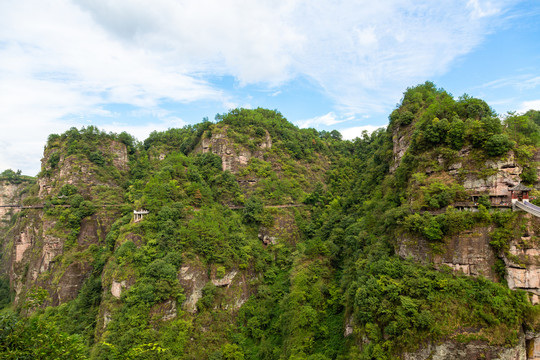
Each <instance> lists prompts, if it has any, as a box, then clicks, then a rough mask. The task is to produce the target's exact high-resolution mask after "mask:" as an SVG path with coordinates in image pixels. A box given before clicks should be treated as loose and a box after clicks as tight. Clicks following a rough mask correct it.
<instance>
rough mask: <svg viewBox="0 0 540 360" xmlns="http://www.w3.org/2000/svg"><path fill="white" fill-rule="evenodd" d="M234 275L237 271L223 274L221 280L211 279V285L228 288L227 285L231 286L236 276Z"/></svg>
mask: <svg viewBox="0 0 540 360" xmlns="http://www.w3.org/2000/svg"><path fill="white" fill-rule="evenodd" d="M236 274H238V271H237V270H233V271H231V272H230V273H228V274H225V276H223V277H222V278H221V279H216V278H213V279H212V284H214V285H215V286H227V287H228V286H229V285H231V283H232V281H233V279H234V277H235V276H236Z"/></svg>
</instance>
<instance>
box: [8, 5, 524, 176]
mask: <svg viewBox="0 0 540 360" xmlns="http://www.w3.org/2000/svg"><path fill="white" fill-rule="evenodd" d="M512 3H513V2H509V1H502V0H497V1H494V0H476V1H472V0H471V1H467V0H460V1H452V2H433V1H431V0H420V1H418V0H388V1H384V2H371V1H367V0H366V1H352V0H337V1H336V0H321V1H316V2H314V1H308V0H293V1H290V0H283V1H274V0H261V1H247V0H201V1H177V0H152V1H150V0H138V1H128V0H117V1H108V0H51V1H47V2H43V1H39V0H18V1H14V0H6V1H2V2H0V24H2V26H0V104H2V105H1V106H0V121H2V123H6V122H14V123H20V124H24V127H23V126H21V127H20V128H19V127H17V126H14V127H6V128H3V129H2V132H1V134H0V153H1V154H2V155H0V167H6V166H10V167H13V166H19V165H16V164H14V161H13V160H9V159H11V158H12V157H13V154H14V153H15V151H18V150H16V149H18V145H13V139H16V138H18V137H20V134H24V131H22V130H23V128H32V129H39V131H37V130H36V132H35V133H34V132H29V133H26V134H25V136H26V137H25V139H27V140H28V141H30V142H31V143H32V144H37V143H40V144H42V142H43V138H44V137H45V136H46V134H48V133H50V132H53V131H58V129H61V128H66V127H67V126H71V125H73V124H75V125H77V124H81V122H80V121H79V120H74V119H79V118H80V117H81V116H82V117H84V118H88V117H93V116H94V117H95V116H101V117H103V116H111V118H114V117H115V116H114V114H111V113H110V110H109V109H110V105H111V104H124V105H129V106H130V107H134V108H140V109H150V110H156V111H158V110H162V109H164V108H165V107H166V104H167V103H169V104H170V103H182V104H189V103H194V102H205V101H206V102H212V103H213V104H221V106H222V107H223V108H224V109H227V108H228V107H230V105H231V104H241V103H245V102H246V100H245V99H237V98H234V96H233V95H232V93H233V92H230V91H229V89H227V88H217V87H216V86H217V85H212V82H211V81H210V79H211V78H213V77H216V76H218V77H219V76H232V77H233V78H234V79H235V80H236V81H237V83H238V84H239V85H240V86H244V85H247V84H249V85H257V86H260V87H261V88H264V89H268V90H269V91H271V92H273V93H276V94H278V93H279V91H280V86H281V85H283V84H286V83H287V82H290V81H294V79H296V78H308V79H309V80H310V81H311V82H313V83H315V84H317V86H318V88H320V89H323V91H324V92H325V93H326V95H327V96H329V97H330V98H331V99H333V100H334V102H335V104H336V108H335V109H334V110H335V111H334V113H338V112H339V113H353V114H365V113H371V114H372V113H376V114H381V113H384V112H385V111H387V109H388V107H389V106H392V105H393V104H395V103H396V102H397V101H398V99H399V98H400V96H401V92H402V91H403V89H404V88H405V87H407V86H410V85H411V84H415V83H418V82H422V81H424V80H425V79H426V78H429V77H432V76H435V75H437V74H441V73H444V72H445V71H447V70H448V68H449V66H450V65H451V64H452V63H453V61H455V60H456V59H457V58H459V57H460V56H463V55H465V54H467V53H468V52H470V51H471V50H472V49H474V48H475V46H477V45H478V44H479V43H480V42H481V41H482V40H483V39H484V37H485V36H486V35H487V34H488V33H489V32H490V31H491V26H492V24H493V23H494V20H495V19H497V20H499V19H500V16H501V14H504V11H505V9H506V7H508V6H511V4H512ZM531 86H532V85H531ZM249 102H251V100H249ZM255 106H256V104H255ZM220 110H222V109H216V112H217V111H220ZM124 115H126V116H127V115H128V114H124ZM341 118H342V115H339V116H338V115H335V114H334V115H332V114H327V115H325V116H324V117H321V118H320V119H318V120H317V119H312V120H311V121H312V122H314V124H315V122H316V121H319V123H320V124H325V123H326V124H330V125H332V124H337V123H336V122H335V121H338V122H339V121H341ZM336 119H337V120H336ZM152 121H154V122H156V123H159V122H160V121H162V119H160V118H153V120H152ZM306 121H307V120H306ZM332 122H334V123H332ZM20 131H22V132H20ZM21 142H22V141H21ZM32 149H33V150H32V155H31V157H34V156H36V155H35V153H37V152H40V151H41V146H39V148H36V147H35V145H32ZM29 157H30V155H29ZM37 157H39V155H37ZM34 161H35V160H34ZM17 164H19V162H17ZM25 166H26V165H25ZM27 169H30V167H28V168H25V170H27Z"/></svg>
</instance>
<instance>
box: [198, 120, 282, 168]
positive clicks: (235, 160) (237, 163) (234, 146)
mask: <svg viewBox="0 0 540 360" xmlns="http://www.w3.org/2000/svg"><path fill="white" fill-rule="evenodd" d="M228 131H229V127H228V126H214V127H213V128H212V131H211V133H210V132H205V133H204V134H203V138H202V139H201V142H200V143H199V145H198V146H197V147H196V148H195V150H194V151H195V153H197V152H201V153H203V154H204V153H207V152H211V153H214V154H216V155H219V157H221V161H222V166H223V171H227V170H228V171H230V172H232V173H233V174H236V173H238V171H239V170H240V169H241V168H245V167H246V166H247V165H248V163H249V160H250V159H251V158H257V159H260V160H263V155H264V154H265V153H266V150H270V148H272V139H271V137H270V134H269V133H268V131H266V130H265V133H264V138H263V139H261V140H260V141H257V142H253V140H254V139H249V140H250V141H251V142H252V146H251V148H250V147H249V146H242V145H240V144H238V143H236V142H234V141H233V140H232V139H231V138H230V137H229V136H228Z"/></svg>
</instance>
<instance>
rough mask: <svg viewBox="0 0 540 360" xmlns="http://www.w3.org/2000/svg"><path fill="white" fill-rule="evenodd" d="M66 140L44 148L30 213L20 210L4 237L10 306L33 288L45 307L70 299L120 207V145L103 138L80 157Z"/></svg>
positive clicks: (122, 153) (124, 167) (122, 155)
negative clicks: (39, 289)
mask: <svg viewBox="0 0 540 360" xmlns="http://www.w3.org/2000/svg"><path fill="white" fill-rule="evenodd" d="M69 140H70V139H69V138H68V139H57V140H55V141H54V142H52V143H50V144H49V146H48V147H47V148H46V149H45V152H44V157H43V160H42V172H41V175H40V176H39V178H38V181H37V184H38V186H36V187H35V188H34V189H33V190H32V191H31V192H30V193H28V194H27V197H26V199H25V200H24V201H25V204H26V205H29V206H33V207H34V208H29V209H23V210H22V211H21V213H20V216H19V218H18V219H17V222H16V223H15V224H14V226H13V227H12V228H11V229H10V230H9V232H8V233H7V234H6V236H5V241H4V249H5V250H7V251H6V253H9V254H10V256H9V258H8V257H6V256H4V257H5V258H4V259H3V262H4V263H9V268H10V270H9V277H10V281H11V284H12V287H13V288H14V290H15V293H16V297H15V303H16V304H19V303H21V302H22V301H24V299H25V297H26V294H27V292H28V291H29V290H30V289H33V288H36V287H42V288H44V289H46V290H47V292H48V294H49V298H48V300H47V301H46V303H45V304H52V305H58V304H61V303H65V302H66V301H69V300H72V299H74V298H75V297H76V296H77V294H78V292H79V290H80V288H81V286H82V284H83V283H84V281H85V280H86V279H87V278H88V276H89V273H90V271H91V270H92V268H93V265H92V263H93V261H94V255H95V247H96V245H98V244H101V243H102V242H103V241H104V239H105V236H106V234H107V232H108V231H109V228H110V225H111V224H112V222H114V219H115V217H117V216H118V209H119V208H118V207H117V206H118V205H119V204H121V203H122V202H123V189H122V188H121V184H122V182H123V178H124V177H125V176H126V172H127V170H128V164H127V151H126V147H125V145H124V144H122V143H120V142H117V141H115V140H110V139H107V138H106V137H104V138H102V139H100V140H99V141H98V140H96V142H95V144H94V145H93V146H94V147H92V148H90V149H89V150H86V153H85V152H83V151H77V148H75V147H73V145H72V147H71V149H69ZM88 154H90V155H91V156H88ZM105 205H114V206H112V207H107V206H105ZM92 246H94V247H92Z"/></svg>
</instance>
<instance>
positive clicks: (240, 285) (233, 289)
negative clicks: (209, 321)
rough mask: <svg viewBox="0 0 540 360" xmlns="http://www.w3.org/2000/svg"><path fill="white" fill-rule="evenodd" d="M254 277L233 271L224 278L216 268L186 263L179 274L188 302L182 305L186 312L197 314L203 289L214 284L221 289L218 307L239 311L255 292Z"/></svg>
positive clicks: (246, 273)
mask: <svg viewBox="0 0 540 360" xmlns="http://www.w3.org/2000/svg"><path fill="white" fill-rule="evenodd" d="M252 280H255V279H254V278H252V276H250V275H249V273H248V272H246V271H239V270H237V269H231V270H229V271H228V272H226V273H225V274H224V275H223V276H218V275H217V271H216V268H215V266H212V267H210V268H208V267H207V266H206V265H203V264H201V263H199V262H197V261H190V262H187V263H185V264H184V265H183V266H182V267H181V268H180V271H179V273H178V281H179V282H180V285H181V286H182V288H183V289H184V295H185V296H186V300H185V301H184V303H183V304H182V307H183V309H184V310H185V311H187V312H190V313H196V312H197V302H198V301H199V300H200V299H201V298H202V296H203V288H204V287H205V285H206V284H208V283H212V284H213V285H214V286H216V287H219V288H220V291H219V296H218V299H217V301H216V302H214V303H215V304H217V305H216V307H219V308H221V309H225V310H232V311H235V310H238V309H239V308H240V307H241V306H242V305H243V304H244V303H245V302H246V301H247V300H248V299H249V296H251V294H252V293H253V292H254V289H253V286H252V285H250V284H251V282H252Z"/></svg>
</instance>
